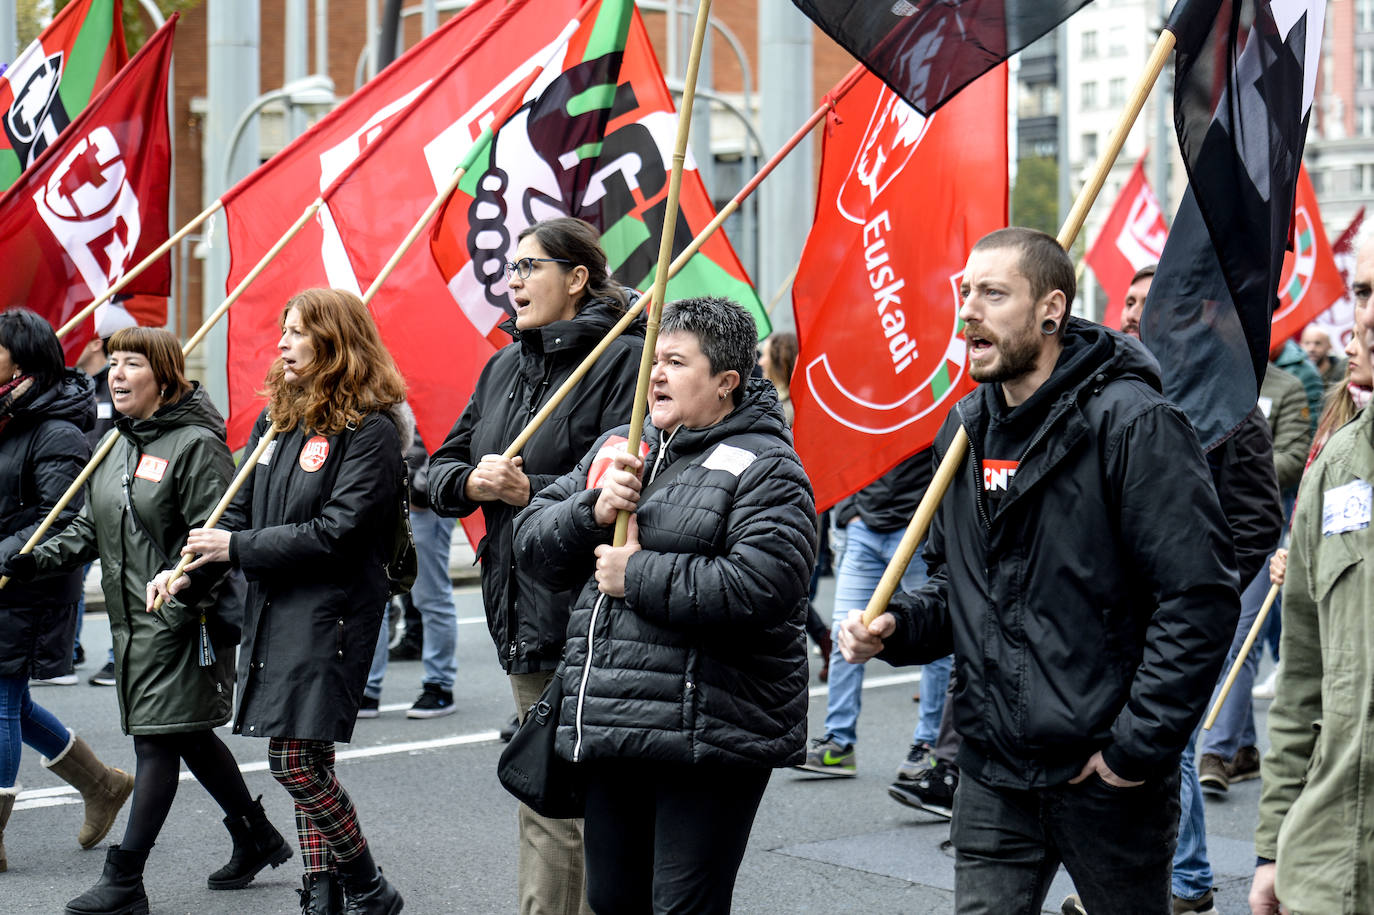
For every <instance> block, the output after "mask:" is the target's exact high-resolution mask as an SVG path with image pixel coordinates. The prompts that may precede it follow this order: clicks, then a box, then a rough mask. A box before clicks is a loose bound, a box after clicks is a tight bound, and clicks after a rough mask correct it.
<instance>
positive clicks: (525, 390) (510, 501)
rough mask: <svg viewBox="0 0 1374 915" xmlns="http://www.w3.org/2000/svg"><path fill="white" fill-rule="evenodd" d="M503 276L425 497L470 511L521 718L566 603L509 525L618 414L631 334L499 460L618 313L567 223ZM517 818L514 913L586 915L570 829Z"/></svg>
mask: <svg viewBox="0 0 1374 915" xmlns="http://www.w3.org/2000/svg"><path fill="white" fill-rule="evenodd" d="M506 276H507V278H508V280H509V283H510V293H511V299H512V301H513V302H514V304H515V317H514V318H513V319H512V320H510V321H507V322H506V323H505V324H503V325H502V329H504V330H505V331H507V332H508V333H510V335H511V336H512V337H514V338H515V343H514V345H511V346H507V347H504V348H502V349H501V350H500V351H498V352H497V353H496V355H494V356H492V357H491V359H490V361H488V362H487V364H486V367H485V368H483V369H482V374H481V377H480V378H478V379H477V387H476V389H475V390H474V391H473V394H472V399H471V400H469V401H468V405H467V407H466V408H465V409H464V410H463V414H462V416H460V417H459V418H458V422H457V423H456V424H455V425H454V427H453V430H452V431H451V432H450V433H449V436H448V439H447V440H445V442H444V444H443V446H442V447H440V448H439V450H438V451H436V452H435V453H434V459H433V461H432V462H431V464H430V470H429V492H430V500H431V501H432V503H433V507H434V511H435V512H437V513H438V514H441V515H451V516H452V515H456V516H460V517H461V516H466V515H469V514H471V513H472V512H474V511H478V510H480V511H481V512H482V517H483V520H484V521H485V522H486V530H487V534H486V537H485V539H483V541H482V542H481V544H479V545H478V549H477V555H478V557H479V558H480V559H481V562H482V601H483V603H484V604H485V605H486V612H487V627H488V629H489V630H490V631H491V637H492V640H493V641H494V642H495V643H496V657H497V659H498V660H499V661H500V663H501V666H502V667H504V668H505V670H506V673H507V674H509V676H510V681H511V690H512V692H513V693H514V695H515V708H516V713H517V715H518V716H519V717H520V718H521V719H523V718H524V715H525V710H526V709H527V708H529V706H530V705H532V704H533V703H534V702H535V701H537V700H538V698H539V695H540V694H541V693H542V692H543V691H544V687H545V685H546V684H547V683H548V681H549V678H550V677H552V676H553V671H554V668H555V667H556V666H557V665H558V659H559V657H561V656H562V653H563V640H564V637H565V636H564V631H565V630H566V628H567V624H568V611H569V602H570V600H571V597H572V595H571V594H570V593H569V592H568V591H567V590H566V589H560V588H547V587H544V586H543V585H542V584H540V583H538V582H536V581H535V580H534V579H533V578H532V577H531V576H529V575H527V574H524V572H523V570H521V569H519V568H517V566H516V563H515V562H514V561H513V555H512V547H511V522H512V521H513V520H514V518H515V514H516V512H518V511H519V510H520V509H521V508H523V507H524V506H525V505H527V504H528V503H529V501H530V499H532V498H533V497H534V496H535V495H537V494H538V492H539V490H541V489H543V488H544V487H545V486H547V485H548V484H549V483H551V482H553V481H554V480H555V479H557V478H558V477H559V475H561V474H563V473H566V472H567V471H568V470H570V469H571V468H572V466H573V465H574V464H576V463H577V459H578V458H580V457H581V456H582V454H583V452H585V451H586V450H587V448H588V447H590V446H591V444H592V442H594V441H595V440H596V438H597V437H598V436H599V435H600V434H601V431H602V430H603V429H605V428H607V427H609V426H613V425H616V424H618V423H623V422H624V421H625V420H626V419H627V418H628V417H629V415H630V411H631V408H632V405H633V402H634V389H635V378H636V375H637V373H638V370H639V357H640V353H641V352H642V350H643V344H644V340H643V330H642V328H641V326H640V325H638V324H636V325H634V326H632V327H631V328H630V330H629V331H627V332H626V333H625V334H623V335H622V336H621V337H620V338H619V339H617V340H616V341H615V342H614V343H612V344H611V346H610V348H609V349H608V350H607V351H606V352H605V353H604V354H602V356H601V358H600V359H598V360H597V361H596V364H595V365H594V366H593V367H592V369H591V371H590V372H589V373H588V375H587V376H586V377H585V378H584V379H583V380H582V382H581V384H579V385H578V386H577V388H576V389H575V390H574V391H573V392H572V393H571V394H570V395H569V396H568V398H567V399H566V400H564V401H563V403H562V404H561V405H560V406H559V407H558V409H556V410H555V411H554V412H553V415H552V416H550V417H549V419H548V421H547V422H545V423H544V424H543V425H542V426H541V427H540V428H539V430H538V431H537V432H535V433H534V436H533V437H532V438H531V439H530V441H529V443H528V444H527V445H526V446H525V448H524V453H523V455H522V456H518V457H515V458H512V459H506V458H505V457H502V452H504V451H505V450H506V448H508V447H509V446H510V443H511V442H512V441H513V440H514V439H515V437H516V436H517V435H519V434H520V432H521V430H522V429H524V427H525V425H526V424H527V423H528V422H529V421H530V419H531V418H532V417H533V416H534V414H535V413H537V412H538V411H539V409H540V408H541V407H542V406H543V405H544V404H545V403H546V402H547V401H548V399H549V397H550V395H552V394H553V392H554V391H556V390H557V389H558V388H559V386H560V385H561V384H562V383H563V382H564V381H565V380H566V379H567V378H568V376H569V375H570V374H572V371H573V369H574V368H576V367H577V365H578V364H579V363H580V362H581V361H582V359H583V357H585V356H586V355H587V353H588V352H590V351H591V349H592V348H593V347H594V346H596V344H597V343H599V342H600V341H601V339H602V338H603V337H604V336H605V335H606V333H607V331H609V330H610V329H611V327H612V325H614V324H615V322H616V321H618V320H619V319H620V318H621V317H622V316H623V315H624V312H625V305H626V295H625V290H623V289H622V288H621V287H620V286H619V285H618V284H617V283H616V282H615V280H613V279H612V278H611V277H610V275H609V274H608V273H607V270H606V254H605V252H604V251H602V250H601V246H600V242H599V238H598V236H597V234H596V230H595V229H593V228H592V227H591V226H589V225H588V224H587V223H585V222H582V221H581V220H580V219H571V218H566V217H564V218H559V219H550V220H546V221H544V222H539V223H535V224H534V225H532V226H530V227H528V228H527V229H525V230H524V231H523V232H521V233H520V239H519V244H518V246H517V247H516V250H515V254H514V261H513V263H508V264H506ZM518 816H519V829H520V860H519V865H518V870H517V880H518V882H519V895H520V912H521V913H522V915H530V913H536V912H539V913H542V912H552V913H575V912H580V911H586V901H585V900H586V894H585V893H584V892H583V889H582V837H581V823H580V822H579V821H576V820H554V819H546V818H544V817H540V816H539V815H537V814H536V813H534V811H532V810H530V809H529V808H528V807H526V806H524V805H523V804H522V805H521V806H520V811H519V815H518Z"/></svg>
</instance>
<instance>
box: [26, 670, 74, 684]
mask: <svg viewBox="0 0 1374 915" xmlns="http://www.w3.org/2000/svg"><path fill="white" fill-rule="evenodd" d="M75 685H76V674H74V673H72V674H63V675H62V676H60V677H48V678H47V679H46V680H30V681H29V686H75Z"/></svg>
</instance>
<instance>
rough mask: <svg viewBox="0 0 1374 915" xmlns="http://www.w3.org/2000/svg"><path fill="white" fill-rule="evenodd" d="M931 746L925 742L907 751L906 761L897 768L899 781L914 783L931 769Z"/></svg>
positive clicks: (915, 744)
mask: <svg viewBox="0 0 1374 915" xmlns="http://www.w3.org/2000/svg"><path fill="white" fill-rule="evenodd" d="M930 754H931V749H930V744H928V743H926V742H925V741H924V740H922V741H919V742H917V743H913V744H912V745H911V749H910V750H908V751H907V754H906V759H904V760H902V764H901V765H899V766H898V767H897V781H899V782H914V781H916V779H918V778H920V777H921V775H922V773H924V772H925V770H926V769H929V768H930Z"/></svg>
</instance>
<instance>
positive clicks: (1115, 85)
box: [1107, 76, 1126, 108]
mask: <svg viewBox="0 0 1374 915" xmlns="http://www.w3.org/2000/svg"><path fill="white" fill-rule="evenodd" d="M1107 104H1108V105H1110V106H1111V107H1113V108H1121V107H1123V106H1124V105H1125V104H1126V77H1124V76H1118V77H1116V78H1114V79H1111V80H1108V81H1107Z"/></svg>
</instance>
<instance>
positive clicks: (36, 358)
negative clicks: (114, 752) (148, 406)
mask: <svg viewBox="0 0 1374 915" xmlns="http://www.w3.org/2000/svg"><path fill="white" fill-rule="evenodd" d="M94 423H95V397H94V394H93V393H92V390H91V382H90V379H88V378H86V377H85V376H83V375H82V374H80V373H79V372H76V371H72V370H66V369H64V368H63V365H62V346H61V344H60V343H58V341H57V335H56V334H54V333H53V329H52V327H51V326H50V325H49V324H48V322H47V321H44V320H43V319H42V318H40V317H39V316H38V315H36V314H34V313H33V312H32V311H29V310H28V309H26V308H15V309H11V310H9V311H6V312H4V313H3V314H0V565H3V564H5V561H6V560H10V558H11V557H13V556H14V555H15V554H17V553H18V552H19V550H20V549H21V548H22V547H23V546H24V544H25V543H26V542H27V541H28V539H29V537H31V536H32V535H33V532H34V531H35V530H37V529H38V524H39V522H41V521H42V519H43V518H45V517H46V516H47V514H48V512H49V511H51V510H52V507H53V506H54V505H56V504H57V501H58V500H59V499H60V498H61V497H62V495H63V494H64V493H65V492H66V491H67V487H69V486H71V483H72V480H74V479H76V476H77V474H79V473H80V472H81V469H82V468H83V467H84V466H85V465H86V461H87V460H88V459H89V458H90V456H91V449H90V446H89V445H88V444H87V443H86V436H85V430H86V429H89V428H90V427H91V426H92V425H93V424H94ZM81 505H82V497H81V496H80V495H79V494H78V495H77V497H76V498H75V499H73V500H72V501H71V502H70V503H68V504H67V507H66V508H65V509H63V510H62V512H61V513H60V514H59V515H58V517H57V523H56V524H55V525H53V531H54V532H56V531H60V530H61V529H62V528H63V527H64V526H65V525H67V524H69V523H71V521H72V519H73V518H75V517H76V514H77V512H79V511H80V510H81ZM80 595H81V572H80V570H79V569H74V570H72V572H71V573H69V574H67V575H64V576H62V577H60V578H50V579H48V580H46V581H42V582H34V583H32V584H29V583H21V582H13V581H12V582H10V583H9V585H8V586H7V587H5V589H4V590H0V871H4V870H5V869H6V867H7V866H8V862H7V860H6V858H5V844H4V838H5V826H6V824H7V823H8V822H9V818H10V812H11V811H12V810H13V809H14V801H15V798H16V797H17V796H18V794H19V784H18V781H17V780H18V778H19V754H20V752H21V750H22V746H21V744H24V743H26V744H28V745H29V746H31V747H33V748H34V749H35V750H37V751H38V752H39V753H42V754H43V756H44V757H45V758H44V760H43V765H45V766H46V767H47V768H48V770H49V771H50V772H52V773H53V774H54V775H56V776H58V777H59V778H61V779H62V780H63V781H65V782H67V783H68V784H70V785H72V786H73V787H75V788H76V789H77V790H78V791H80V792H81V799H82V800H83V801H84V802H85V805H86V819H85V822H84V823H83V824H82V826H81V830H80V832H79V834H78V835H77V841H78V842H80V843H81V847H82V848H94V847H95V846H96V845H97V844H99V842H100V840H101V839H103V838H105V834H106V833H108V832H109V831H110V827H111V826H113V825H114V820H115V815H116V814H117V813H119V808H120V807H122V806H123V805H124V801H125V800H127V799H128V797H129V792H130V791H131V790H133V784H134V780H133V779H132V778H131V777H130V776H129V775H128V774H127V773H124V772H121V771H120V770H119V769H112V768H110V767H109V766H106V765H105V764H104V763H102V762H101V761H100V760H99V759H97V758H96V755H95V753H94V752H92V751H91V748H90V747H89V746H87V744H86V742H85V741H84V740H82V739H81V738H80V737H77V736H76V735H75V734H74V733H73V732H72V731H70V730H68V729H67V728H66V727H65V726H64V725H63V724H62V723H61V722H60V721H58V720H57V718H56V717H54V716H53V714H52V713H51V712H49V711H48V710H47V709H45V708H43V707H42V706H40V705H35V704H34V702H33V700H32V699H31V698H30V697H29V679H30V678H31V677H32V678H35V679H46V678H50V677H56V676H61V675H63V674H69V673H71V670H72V640H73V639H74V638H75V637H76V614H77V600H78V598H79V597H80Z"/></svg>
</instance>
